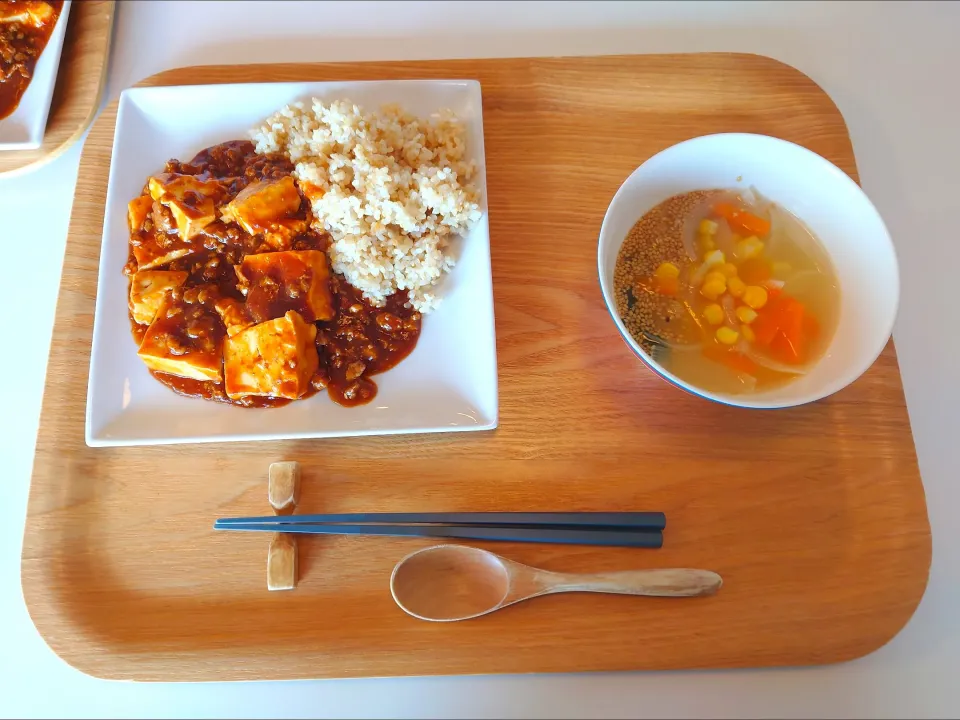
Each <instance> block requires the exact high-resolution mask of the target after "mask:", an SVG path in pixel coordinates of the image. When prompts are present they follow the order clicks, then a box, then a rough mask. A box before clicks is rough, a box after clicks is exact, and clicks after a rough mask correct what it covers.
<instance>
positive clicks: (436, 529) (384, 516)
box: [213, 512, 667, 548]
mask: <svg viewBox="0 0 960 720" xmlns="http://www.w3.org/2000/svg"><path fill="white" fill-rule="evenodd" d="M666 524H667V519H666V516H665V515H664V514H663V513H661V512H616V513H605V512H596V513H594V512H559V513H521V512H516V513H514V512H480V513H347V514H334V515H281V516H275V515H270V516H265V517H246V518H220V519H219V520H217V521H216V522H214V524H213V529H214V530H245V531H254V532H280V533H299V534H306V535H381V536H387V537H427V538H460V539H465V540H499V541H503V542H530V543H561V544H570V545H606V546H616V547H634V548H659V547H661V546H662V545H663V529H664V527H665V526H666Z"/></svg>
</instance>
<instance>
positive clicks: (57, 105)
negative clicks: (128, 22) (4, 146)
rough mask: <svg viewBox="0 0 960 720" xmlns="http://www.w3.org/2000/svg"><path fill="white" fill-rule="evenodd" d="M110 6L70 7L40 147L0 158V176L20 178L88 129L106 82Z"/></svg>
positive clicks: (92, 0)
mask: <svg viewBox="0 0 960 720" xmlns="http://www.w3.org/2000/svg"><path fill="white" fill-rule="evenodd" d="M115 6H116V2H115V0H78V1H77V2H75V3H73V4H72V5H71V6H70V14H69V17H68V18H67V32H66V35H65V36H64V38H63V50H62V51H61V53H60V67H59V69H58V70H57V84H56V86H55V87H54V90H53V98H52V99H51V101H50V114H49V116H48V117H47V128H46V131H45V132H44V135H43V144H42V145H41V146H40V147H39V148H36V149H34V150H4V151H2V152H0V175H14V174H16V173H19V172H25V171H27V170H31V169H34V168H36V167H37V166H39V165H42V164H43V163H46V162H49V161H51V160H53V159H54V158H56V157H59V156H60V155H61V154H62V153H63V152H65V151H66V150H67V148H69V147H70V146H71V145H73V144H74V143H75V142H76V141H77V140H79V139H80V138H81V137H83V134H84V133H85V132H86V131H87V128H89V127H90V123H91V122H93V118H94V117H96V114H97V111H98V110H99V109H100V100H101V98H102V96H103V88H104V85H105V84H106V81H107V60H108V59H109V57H110V41H111V38H112V35H113V18H114V11H115V9H116V8H115Z"/></svg>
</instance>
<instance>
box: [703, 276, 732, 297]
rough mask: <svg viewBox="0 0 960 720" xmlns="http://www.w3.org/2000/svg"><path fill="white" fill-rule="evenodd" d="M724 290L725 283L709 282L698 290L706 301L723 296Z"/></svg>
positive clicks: (725, 287)
mask: <svg viewBox="0 0 960 720" xmlns="http://www.w3.org/2000/svg"><path fill="white" fill-rule="evenodd" d="M726 290H727V285H726V283H721V282H717V281H716V280H711V281H710V282H705V283H704V284H703V287H702V288H700V294H701V295H703V296H704V297H705V298H706V299H707V300H716V299H717V298H718V297H720V296H721V295H723V293H725V292H726Z"/></svg>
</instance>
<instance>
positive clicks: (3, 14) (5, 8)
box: [0, 0, 63, 119]
mask: <svg viewBox="0 0 960 720" xmlns="http://www.w3.org/2000/svg"><path fill="white" fill-rule="evenodd" d="M61 10H63V0H49V2H35V1H34V0H7V1H6V2H0V119H3V118H5V117H8V116H9V115H11V114H12V113H13V111H14V110H16V109H17V106H18V105H19V104H20V99H21V98H22V97H23V94H24V93H25V92H26V91H27V88H28V87H29V86H30V81H31V80H32V79H33V70H34V68H35V67H36V64H37V60H39V58H40V55H41V54H42V53H43V49H44V48H45V47H46V46H47V42H48V41H49V40H50V36H51V35H52V34H53V28H54V27H55V26H56V24H57V20H58V19H59V17H60V12H61Z"/></svg>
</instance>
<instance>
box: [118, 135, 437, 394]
mask: <svg viewBox="0 0 960 720" xmlns="http://www.w3.org/2000/svg"><path fill="white" fill-rule="evenodd" d="M293 169H294V168H293V165H292V163H291V162H290V161H289V160H288V159H286V158H285V157H284V156H281V155H258V154H256V153H255V152H254V147H253V144H252V143H249V142H245V141H232V142H227V143H223V144H221V145H215V146H213V147H210V148H207V149H206V150H204V151H202V152H200V153H199V154H198V155H197V156H196V157H194V158H193V159H192V160H190V162H180V161H177V160H171V161H170V162H168V163H167V165H166V167H165V168H164V170H163V172H162V173H157V174H156V175H154V176H152V177H150V178H148V179H147V181H146V183H145V185H144V188H143V190H142V192H141V194H140V195H139V196H138V197H137V198H134V199H133V200H131V202H130V203H129V206H128V214H127V219H128V224H129V229H130V253H129V258H128V262H127V265H126V266H125V268H124V272H125V273H126V274H127V275H128V276H129V278H130V293H129V310H130V321H131V328H132V331H133V335H134V338H135V339H136V341H137V342H138V343H139V346H140V347H139V351H138V354H139V355H140V357H141V359H142V360H143V362H144V364H145V365H146V366H147V367H148V368H149V369H150V372H151V373H152V374H153V376H154V377H155V378H156V379H157V380H159V381H160V382H162V383H163V384H165V385H167V386H168V387H170V388H171V389H172V390H174V391H175V392H178V393H180V394H183V395H187V396H192V397H198V398H204V399H208V400H216V401H220V402H226V403H232V404H235V405H240V406H245V407H270V406H276V405H282V404H284V403H288V402H290V401H293V400H298V399H302V398H305V397H309V396H310V395H312V394H314V393H316V392H318V391H319V390H322V389H327V390H328V392H329V395H330V397H331V398H332V399H333V400H334V401H335V402H338V403H340V404H342V405H358V404H361V403H364V402H369V401H370V400H371V399H372V398H373V397H374V395H375V394H376V384H375V383H374V382H373V380H371V379H370V376H372V375H375V374H377V373H380V372H384V371H386V370H388V369H389V368H391V367H393V366H394V365H396V364H397V363H398V362H400V361H401V360H402V359H403V358H404V357H406V356H407V355H408V354H409V353H410V352H411V351H412V350H413V348H414V347H415V345H416V342H417V339H418V338H419V335H420V313H418V312H417V311H415V310H414V309H412V308H411V307H410V306H409V303H408V302H406V298H405V297H402V296H401V294H400V293H397V295H395V296H392V297H390V298H388V301H387V303H386V305H384V306H383V307H375V306H374V305H373V304H371V303H370V302H368V301H367V300H365V299H364V298H363V297H362V296H361V294H360V292H359V291H357V290H356V289H354V288H353V287H352V286H350V285H349V283H347V281H346V280H345V279H344V278H343V277H342V276H339V275H336V274H335V273H333V272H332V271H331V269H330V266H329V262H328V260H327V253H326V250H327V245H328V242H329V238H328V237H327V235H326V234H325V233H324V232H323V231H322V230H318V229H317V228H316V227H314V226H313V225H312V224H311V218H310V215H309V207H310V205H309V201H307V200H306V199H305V198H304V197H303V194H302V192H301V189H300V187H299V185H298V183H297V181H296V179H295V178H294V176H293Z"/></svg>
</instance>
